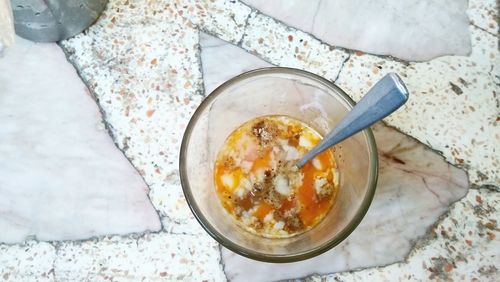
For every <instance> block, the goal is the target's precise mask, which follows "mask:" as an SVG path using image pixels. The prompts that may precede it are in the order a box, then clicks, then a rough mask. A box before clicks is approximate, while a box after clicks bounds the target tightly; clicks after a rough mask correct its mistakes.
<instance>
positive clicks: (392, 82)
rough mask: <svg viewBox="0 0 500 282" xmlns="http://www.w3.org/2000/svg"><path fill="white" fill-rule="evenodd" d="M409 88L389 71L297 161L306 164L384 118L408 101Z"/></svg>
mask: <svg viewBox="0 0 500 282" xmlns="http://www.w3.org/2000/svg"><path fill="white" fill-rule="evenodd" d="M408 95H409V94H408V90H407V89H406V86H405V84H404V83H403V81H402V80H401V78H400V77H399V76H398V75H397V74H395V73H388V74H387V75H385V76H384V77H383V78H382V79H381V80H379V81H378V82H377V83H376V84H375V85H374V86H373V87H372V88H371V89H370V90H369V91H368V93H366V95H365V96H364V97H363V98H362V99H361V100H360V101H359V102H358V103H357V104H356V106H354V108H353V109H352V110H351V111H350V112H349V113H348V114H347V115H346V116H345V117H344V118H343V119H342V120H341V121H340V122H339V123H338V124H337V126H336V127H335V128H334V129H333V130H332V131H330V133H328V135H326V136H325V138H323V140H321V142H319V143H318V145H316V146H315V147H314V148H312V149H311V150H310V151H309V152H307V153H306V154H305V155H304V156H303V157H302V158H301V159H300V160H299V161H298V163H297V167H299V168H301V167H303V166H304V165H305V164H306V163H307V162H308V161H310V160H312V159H313V158H314V157H316V156H317V155H319V154H320V153H321V152H323V151H325V150H326V149H328V148H330V147H332V146H334V145H336V144H338V143H340V142H341V141H343V140H344V139H346V138H349V137H351V136H352V135H354V134H356V133H358V132H360V131H361V130H363V129H365V128H367V127H369V126H370V125H372V124H374V123H375V122H377V121H379V120H381V119H383V118H385V117H386V116H388V115H390V114H391V113H393V112H394V111H395V110H397V109H398V108H399V107H401V106H402V105H403V104H404V103H406V101H408Z"/></svg>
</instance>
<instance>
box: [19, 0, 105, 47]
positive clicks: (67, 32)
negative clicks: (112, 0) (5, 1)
mask: <svg viewBox="0 0 500 282" xmlns="http://www.w3.org/2000/svg"><path fill="white" fill-rule="evenodd" d="M107 2H108V1H107V0H11V4H12V10H13V11H14V27H15V29H16V33H17V35H19V36H21V37H24V38H26V39H29V40H33V41H38V42H54V41H59V40H63V39H66V38H69V37H71V36H74V35H76V34H78V33H80V32H82V31H83V30H84V29H86V28H87V27H89V26H90V25H91V24H93V23H94V22H95V21H96V20H97V18H98V17H99V15H100V14H101V13H102V11H103V10H104V8H105V7H106V4H107Z"/></svg>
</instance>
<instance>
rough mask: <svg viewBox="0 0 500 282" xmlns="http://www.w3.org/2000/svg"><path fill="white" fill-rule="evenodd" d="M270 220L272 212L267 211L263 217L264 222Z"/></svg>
mask: <svg viewBox="0 0 500 282" xmlns="http://www.w3.org/2000/svg"><path fill="white" fill-rule="evenodd" d="M271 220H273V213H272V212H270V213H268V214H267V215H266V216H265V217H264V222H269V221H271Z"/></svg>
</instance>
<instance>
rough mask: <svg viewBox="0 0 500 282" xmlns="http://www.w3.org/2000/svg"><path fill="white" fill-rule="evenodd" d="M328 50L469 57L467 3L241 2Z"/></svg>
mask: <svg viewBox="0 0 500 282" xmlns="http://www.w3.org/2000/svg"><path fill="white" fill-rule="evenodd" d="M243 2H245V3H247V4H248V5H250V6H252V7H255V8H257V9H258V10H260V11H261V12H262V13H264V14H267V15H269V16H271V17H274V18H275V19H278V20H280V21H283V22H285V23H286V24H288V25H291V26H294V27H296V28H298V29H300V30H303V31H305V32H309V33H312V34H313V35H314V36H316V37H318V38H320V39H322V40H324V41H325V42H327V43H328V44H330V45H333V46H340V47H345V48H349V49H354V50H361V51H364V52H369V53H373V54H378V55H392V56H395V57H398V58H401V59H404V60H410V61H422V60H429V59H432V58H435V57H439V56H443V55H466V54H468V53H469V52H470V50H471V48H470V35H469V31H468V29H467V26H468V24H469V21H468V18H467V14H466V9H467V0H439V1H433V0H425V1H422V0H407V1H399V0H371V1H366V0H307V1H306V0H274V1H267V0H243Z"/></svg>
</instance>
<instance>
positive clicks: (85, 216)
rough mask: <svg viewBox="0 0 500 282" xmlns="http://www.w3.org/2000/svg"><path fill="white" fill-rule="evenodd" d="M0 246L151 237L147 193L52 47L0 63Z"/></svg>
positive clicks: (154, 224) (16, 49) (13, 52)
mask: <svg viewBox="0 0 500 282" xmlns="http://www.w3.org/2000/svg"><path fill="white" fill-rule="evenodd" d="M0 124H1V126H0V195H2V196H1V197H0V230H2V232H0V242H7V243H16V242H22V241H23V240H25V239H26V238H27V237H29V238H37V239H39V240H74V239H85V238H89V237H92V236H99V235H105V234H127V233H131V232H143V231H146V230H158V229H159V228H160V221H159V218H158V215H157V213H156V212H155V210H154V209H153V206H152V205H151V203H150V201H149V199H148V197H147V192H148V187H147V186H146V184H145V183H144V181H143V180H142V178H141V176H140V175H139V173H138V172H137V171H136V170H135V169H134V168H133V167H132V165H131V164H130V162H129V161H128V160H127V159H126V158H125V156H124V155H123V154H122V153H121V152H120V151H119V150H118V149H117V148H116V147H115V145H114V144H113V141H112V140H111V137H110V136H109V135H108V132H107V131H106V130H105V128H104V124H103V123H102V117H101V113H100V112H99V109H98V107H97V105H96V104H95V101H94V100H93V99H92V98H91V96H90V93H89V91H88V90H87V88H86V86H85V85H84V84H83V82H82V81H81V80H80V78H79V77H78V75H77V73H76V71H75V69H74V68H73V66H72V65H70V64H69V63H68V62H67V61H66V58H65V56H64V53H63V51H62V50H61V48H59V46H57V45H56V44H35V43H32V42H30V41H27V40H24V39H22V38H19V37H17V38H16V43H15V45H13V46H12V47H11V48H9V49H7V51H6V54H5V57H3V58H0Z"/></svg>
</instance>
